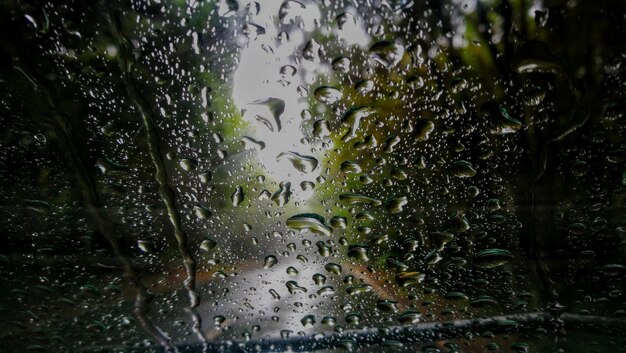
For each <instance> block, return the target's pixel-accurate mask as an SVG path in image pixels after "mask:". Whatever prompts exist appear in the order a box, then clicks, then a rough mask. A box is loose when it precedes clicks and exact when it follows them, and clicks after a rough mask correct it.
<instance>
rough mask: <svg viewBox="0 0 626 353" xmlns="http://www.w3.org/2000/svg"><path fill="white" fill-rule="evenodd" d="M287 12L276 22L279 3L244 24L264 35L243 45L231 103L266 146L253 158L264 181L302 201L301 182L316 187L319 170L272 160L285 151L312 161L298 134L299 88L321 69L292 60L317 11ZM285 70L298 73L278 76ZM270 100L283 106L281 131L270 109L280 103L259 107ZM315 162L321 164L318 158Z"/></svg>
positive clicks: (302, 101)
mask: <svg viewBox="0 0 626 353" xmlns="http://www.w3.org/2000/svg"><path fill="white" fill-rule="evenodd" d="M287 7H288V8H287V10H289V11H287V12H285V11H283V14H284V16H281V18H279V11H280V10H281V2H279V1H268V2H264V3H263V6H261V7H260V9H259V12H258V14H256V15H255V14H252V15H251V16H249V17H248V23H252V24H254V25H257V26H261V27H263V28H264V31H265V33H264V34H262V33H258V32H257V34H256V38H254V37H250V39H248V38H245V37H243V38H242V40H245V41H247V43H246V44H245V45H246V46H245V47H244V48H243V49H242V52H241V57H240V62H239V66H238V68H237V70H236V71H235V74H234V84H233V98H234V102H235V104H236V106H237V107H238V108H239V109H242V110H244V111H245V114H244V118H245V119H246V120H248V121H250V122H251V123H252V125H253V126H254V127H255V131H254V135H255V136H252V137H253V138H254V139H256V140H260V141H263V142H265V148H264V149H262V150H260V151H257V152H255V153H256V154H257V155H256V158H257V160H258V161H259V163H260V164H261V165H263V167H264V168H265V170H266V171H267V173H268V174H269V175H268V176H270V177H273V178H275V179H276V180H277V181H290V182H291V184H292V192H293V196H292V197H293V198H295V199H296V200H297V199H301V200H304V199H306V198H308V197H309V196H310V195H305V194H303V191H302V190H300V186H299V185H300V183H301V182H302V181H305V180H306V181H314V180H315V178H316V177H317V176H318V175H319V174H320V172H321V166H318V167H317V168H316V169H315V170H314V171H312V172H310V173H308V174H304V173H301V172H299V171H298V170H296V169H295V168H294V167H293V166H292V165H291V164H290V162H289V161H286V160H282V161H280V162H279V161H277V159H276V157H277V156H278V155H279V154H280V153H281V152H286V151H292V152H297V153H300V154H303V155H314V154H313V153H312V152H311V147H310V146H308V145H307V144H303V143H302V142H301V140H302V139H303V138H304V135H303V133H302V131H301V129H300V125H301V123H302V121H303V119H302V117H301V114H302V111H303V110H304V109H307V94H306V93H305V92H306V91H302V90H301V93H302V95H301V93H298V86H303V87H305V88H308V87H309V85H310V84H311V83H312V79H314V78H315V77H316V75H317V74H318V73H319V72H320V70H322V69H323V67H320V65H319V64H314V65H312V66H309V65H306V66H305V65H301V64H300V65H299V63H298V62H296V60H298V59H297V57H298V56H299V55H298V54H299V52H298V51H299V50H301V49H302V48H303V46H304V44H305V43H306V41H307V40H309V39H310V37H311V33H312V31H313V30H315V29H316V28H317V24H318V23H319V20H320V11H319V9H318V7H317V6H316V5H308V6H306V7H304V8H302V7H301V6H300V4H299V3H297V2H294V4H291V5H290V6H287ZM283 10H285V7H283ZM281 32H284V33H281ZM287 38H288V39H287ZM286 65H291V66H293V68H296V71H297V72H295V73H294V74H293V76H292V75H291V73H292V72H290V70H289V69H290V68H286V69H285V70H283V73H282V74H281V68H282V67H285V66H286ZM305 78H308V79H309V81H308V82H307V81H306V80H305ZM270 98H274V99H278V100H281V101H282V102H284V111H283V112H282V114H280V117H279V118H280V131H278V126H276V125H277V124H276V123H275V121H274V119H273V116H272V111H271V110H272V108H271V107H270V106H271V105H275V104H276V103H277V102H278V101H277V100H272V102H273V103H272V104H263V101H267V100H268V99H270ZM274 113H276V111H275V112H274ZM257 117H263V118H265V119H266V120H268V121H269V123H270V124H269V125H270V126H272V129H273V130H274V131H271V129H270V128H269V127H268V126H267V125H268V124H267V122H265V121H264V122H259V121H258V119H257ZM314 157H316V158H318V159H319V158H320V156H319V155H314ZM308 193H310V192H308Z"/></svg>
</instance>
